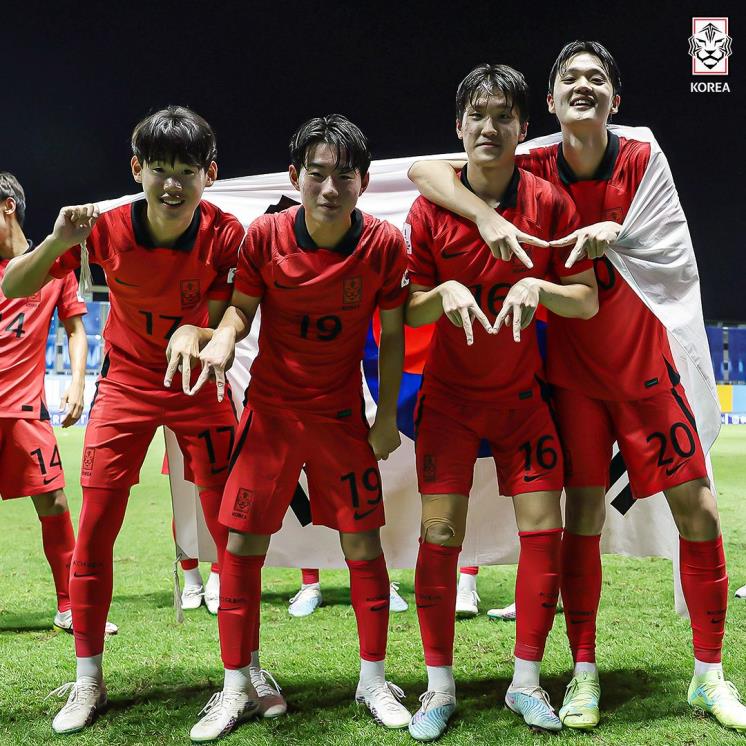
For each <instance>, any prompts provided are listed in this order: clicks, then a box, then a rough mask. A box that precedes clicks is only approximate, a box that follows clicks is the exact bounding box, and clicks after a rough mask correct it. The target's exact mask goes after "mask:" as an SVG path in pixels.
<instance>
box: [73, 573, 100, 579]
mask: <svg viewBox="0 0 746 746" xmlns="http://www.w3.org/2000/svg"><path fill="white" fill-rule="evenodd" d="M97 576H98V573H96V572H88V573H86V574H85V575H81V574H80V573H78V572H74V573H73V577H74V578H93V577H97Z"/></svg>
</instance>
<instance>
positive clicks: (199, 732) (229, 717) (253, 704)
mask: <svg viewBox="0 0 746 746" xmlns="http://www.w3.org/2000/svg"><path fill="white" fill-rule="evenodd" d="M258 711H259V703H258V702H257V699H256V694H255V693H254V692H252V693H251V694H248V693H246V692H237V691H233V690H232V689H224V690H223V691H222V692H215V694H213V695H212V697H210V699H209V701H208V702H207V704H206V705H205V706H204V707H203V708H202V711H201V712H200V713H199V714H200V715H201V714H202V713H205V716H204V717H203V718H202V719H201V720H199V721H198V722H197V723H196V724H195V725H194V727H193V728H192V730H191V731H189V737H190V738H191V739H192V741H194V742H195V743H208V742H210V741H217V739H218V738H220V737H221V736H225V735H227V734H228V733H230V732H231V731H232V730H235V728H237V727H238V726H239V725H240V724H241V723H243V722H244V721H246V720H249V719H250V718H252V717H254V715H256V714H257V712H258Z"/></svg>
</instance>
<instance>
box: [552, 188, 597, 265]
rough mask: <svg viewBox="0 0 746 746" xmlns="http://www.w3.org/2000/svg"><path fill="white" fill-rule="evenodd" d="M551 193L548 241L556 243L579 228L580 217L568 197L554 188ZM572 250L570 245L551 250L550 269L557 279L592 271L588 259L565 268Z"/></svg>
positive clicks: (584, 258) (590, 262)
mask: <svg viewBox="0 0 746 746" xmlns="http://www.w3.org/2000/svg"><path fill="white" fill-rule="evenodd" d="M552 191H553V204H552V230H551V238H550V240H552V241H556V240H557V239H559V238H564V237H565V236H569V235H570V234H571V233H572V232H573V231H576V230H577V229H578V228H580V217H579V215H578V211H577V208H576V207H575V205H574V204H573V201H572V200H571V199H570V197H568V196H567V195H566V194H565V193H564V192H561V191H560V190H559V189H557V188H556V187H553V188H552ZM573 248H574V245H570V246H560V247H558V248H556V249H553V250H552V269H553V270H554V272H555V274H556V275H557V277H571V276H572V275H579V274H580V273H581V272H585V271H586V270H588V269H593V262H592V261H591V260H590V259H588V257H583V258H582V259H580V260H579V261H577V262H575V264H573V265H572V267H569V268H568V267H565V262H566V261H567V258H568V257H569V256H570V252H571V251H572V250H573Z"/></svg>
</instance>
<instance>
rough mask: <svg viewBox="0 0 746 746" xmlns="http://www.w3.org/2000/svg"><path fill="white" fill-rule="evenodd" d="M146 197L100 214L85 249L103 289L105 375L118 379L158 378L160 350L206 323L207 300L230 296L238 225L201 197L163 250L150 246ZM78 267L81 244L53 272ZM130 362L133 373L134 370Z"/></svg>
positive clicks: (162, 365) (240, 230)
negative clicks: (106, 304)
mask: <svg viewBox="0 0 746 746" xmlns="http://www.w3.org/2000/svg"><path fill="white" fill-rule="evenodd" d="M146 209H147V204H146V203H145V201H144V200H139V201H137V202H133V203H132V204H128V205H122V206H121V207H117V208H115V209H113V210H110V211H109V212H106V213H104V214H103V215H102V216H101V217H100V218H99V219H98V221H97V223H96V225H95V226H94V228H93V231H92V232H91V235H90V236H89V238H88V240H87V241H86V247H87V249H88V253H89V255H90V261H91V262H92V263H94V264H98V265H100V266H101V267H102V268H103V270H104V273H105V274H106V282H107V284H108V286H109V300H110V301H111V312H110V313H109V318H108V319H107V322H106V328H105V329H104V339H105V341H106V354H107V356H108V358H109V363H108V371H107V377H108V378H109V379H110V380H120V381H121V382H123V383H139V382H140V380H141V377H142V374H143V373H144V372H145V373H147V372H149V373H151V375H149V376H147V380H148V381H152V382H155V381H156V380H157V378H158V377H159V376H160V378H161V379H162V377H163V375H164V374H165V369H166V347H167V345H168V340H169V339H170V337H171V335H172V334H173V333H174V332H175V331H176V329H177V328H178V327H179V326H181V325H183V324H194V325H196V326H207V322H208V307H207V302H208V301H209V300H228V299H229V298H230V296H231V285H230V282H231V279H232V274H233V272H234V269H235V266H236V258H237V255H238V247H239V246H240V244H241V240H242V238H243V227H242V226H241V223H240V222H239V221H238V219H237V218H235V217H234V216H233V215H230V214H228V213H224V212H223V211H222V210H220V209H218V208H217V207H215V206H214V205H212V204H210V203H209V202H200V204H199V206H198V207H197V209H196V210H195V212H194V218H193V220H192V222H191V224H190V226H189V228H188V229H187V230H186V231H185V232H184V233H183V234H182V235H181V236H179V238H178V240H177V241H176V243H175V244H174V245H173V246H172V247H169V248H164V247H159V246H156V245H154V244H153V241H152V239H151V237H150V235H149V233H148V230H147V227H146V221H145V210H146ZM79 266H80V247H75V248H73V249H71V250H70V251H68V252H67V253H65V254H63V255H62V256H61V257H59V258H58V259H57V260H56V261H55V263H54V264H53V265H52V268H51V270H50V274H51V275H52V276H53V277H64V276H65V275H66V274H67V273H68V272H71V271H72V270H74V269H77V267H79ZM133 367H134V370H133Z"/></svg>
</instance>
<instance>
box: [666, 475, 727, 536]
mask: <svg viewBox="0 0 746 746" xmlns="http://www.w3.org/2000/svg"><path fill="white" fill-rule="evenodd" d="M666 497H667V498H668V503H669V505H670V506H671V512H672V514H673V517H674V521H675V522H676V527H677V528H678V530H679V534H681V536H682V537H684V538H685V539H687V540H689V541H709V540H711V539H715V538H717V537H718V536H719V535H720V516H719V514H718V507H717V502H716V500H715V496H714V495H713V494H712V491H711V490H710V483H709V480H707V479H695V480H692V481H691V482H687V483H685V484H682V485H678V486H677V487H674V488H672V489H671V490H667V491H666Z"/></svg>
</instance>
